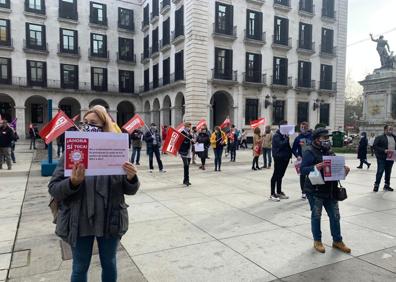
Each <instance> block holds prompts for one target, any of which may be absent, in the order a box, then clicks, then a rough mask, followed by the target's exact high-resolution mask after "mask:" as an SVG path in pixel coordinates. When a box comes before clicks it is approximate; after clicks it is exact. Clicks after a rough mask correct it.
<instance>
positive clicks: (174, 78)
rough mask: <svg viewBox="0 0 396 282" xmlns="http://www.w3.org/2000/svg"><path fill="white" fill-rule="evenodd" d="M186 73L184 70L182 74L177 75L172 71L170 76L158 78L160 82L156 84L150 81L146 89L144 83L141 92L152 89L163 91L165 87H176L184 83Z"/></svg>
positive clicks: (147, 91)
mask: <svg viewBox="0 0 396 282" xmlns="http://www.w3.org/2000/svg"><path fill="white" fill-rule="evenodd" d="M185 77H186V73H185V72H183V73H182V74H181V75H179V76H178V75H176V74H175V73H171V74H170V75H169V76H168V77H162V78H159V79H158V83H157V84H156V85H154V82H150V83H149V84H148V85H147V87H146V89H145V86H144V85H141V86H139V92H146V93H149V92H152V91H155V92H157V91H163V90H164V89H168V88H172V87H176V86H178V85H183V84H184V83H185ZM154 86H156V87H154Z"/></svg>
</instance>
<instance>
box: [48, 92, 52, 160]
mask: <svg viewBox="0 0 396 282" xmlns="http://www.w3.org/2000/svg"><path fill="white" fill-rule="evenodd" d="M48 120H52V99H48ZM48 163H49V164H52V142H50V143H49V144H48Z"/></svg>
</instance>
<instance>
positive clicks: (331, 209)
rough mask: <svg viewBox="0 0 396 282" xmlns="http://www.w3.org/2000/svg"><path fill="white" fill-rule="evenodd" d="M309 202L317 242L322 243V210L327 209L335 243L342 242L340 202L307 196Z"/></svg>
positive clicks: (312, 226)
mask: <svg viewBox="0 0 396 282" xmlns="http://www.w3.org/2000/svg"><path fill="white" fill-rule="evenodd" d="M307 198H308V202H309V205H310V207H311V230H312V235H313V237H314V240H315V241H322V231H321V229H320V220H321V217H322V209H323V207H324V208H325V210H326V212H327V215H328V216H329V219H330V231H331V236H332V237H333V241H334V242H341V241H342V237H341V226H340V218H341V217H340V210H339V208H338V201H336V200H334V199H324V198H319V197H316V196H314V195H313V194H311V193H308V194H307Z"/></svg>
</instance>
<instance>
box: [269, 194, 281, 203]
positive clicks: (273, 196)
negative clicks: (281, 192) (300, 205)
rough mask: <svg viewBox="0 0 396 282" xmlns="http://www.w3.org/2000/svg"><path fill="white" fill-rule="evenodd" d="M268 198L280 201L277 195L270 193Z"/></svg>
mask: <svg viewBox="0 0 396 282" xmlns="http://www.w3.org/2000/svg"><path fill="white" fill-rule="evenodd" d="M270 200H271V201H274V202H280V199H279V197H278V196H277V195H271V197H270Z"/></svg>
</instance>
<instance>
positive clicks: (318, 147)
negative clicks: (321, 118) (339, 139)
mask: <svg viewBox="0 0 396 282" xmlns="http://www.w3.org/2000/svg"><path fill="white" fill-rule="evenodd" d="M329 136H330V134H329V131H328V130H327V129H325V128H318V129H316V130H315V131H314V132H313V134H312V139H313V141H312V145H310V146H308V148H307V149H306V150H305V151H304V153H303V157H302V163H301V174H302V175H304V176H306V177H305V184H304V192H305V193H306V195H307V198H308V202H309V205H310V208H311V231H312V235H313V238H314V248H315V250H317V251H318V252H320V253H325V251H326V250H325V247H324V246H323V244H322V232H321V229H320V222H321V216H322V209H323V207H324V208H325V210H326V212H327V215H328V216H329V219H330V230H331V235H332V237H333V248H335V249H338V250H340V251H342V252H344V253H350V252H351V249H350V248H348V247H347V246H346V245H345V244H344V242H343V241H342V236H341V226H340V210H339V207H338V201H337V200H336V197H335V196H334V195H335V192H336V189H337V186H338V182H337V181H326V182H325V184H324V185H312V184H311V181H310V180H309V178H308V177H307V176H308V175H309V174H310V173H311V172H312V171H314V168H315V167H316V168H317V169H318V170H319V171H320V172H321V174H322V177H323V166H324V163H323V156H334V155H335V154H334V153H333V152H332V151H331V142H330V140H329ZM349 170H350V169H349V167H347V166H346V167H345V174H346V175H347V174H348V173H349Z"/></svg>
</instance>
